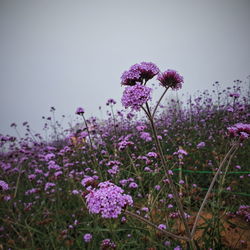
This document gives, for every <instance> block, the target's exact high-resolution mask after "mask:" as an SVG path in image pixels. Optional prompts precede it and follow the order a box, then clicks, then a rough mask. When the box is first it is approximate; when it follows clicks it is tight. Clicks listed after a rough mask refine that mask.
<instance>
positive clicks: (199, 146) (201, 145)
mask: <svg viewBox="0 0 250 250" xmlns="http://www.w3.org/2000/svg"><path fill="white" fill-rule="evenodd" d="M205 146H206V143H205V142H203V141H202V142H200V143H198V144H197V145H196V147H197V148H198V149H199V148H204V147H205Z"/></svg>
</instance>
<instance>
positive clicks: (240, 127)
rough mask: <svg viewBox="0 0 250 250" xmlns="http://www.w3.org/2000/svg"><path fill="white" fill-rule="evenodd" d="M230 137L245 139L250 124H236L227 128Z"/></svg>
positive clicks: (248, 132) (249, 132)
mask: <svg viewBox="0 0 250 250" xmlns="http://www.w3.org/2000/svg"><path fill="white" fill-rule="evenodd" d="M227 130H228V133H229V135H230V136H231V137H239V138H240V139H241V140H244V139H247V138H248V137H249V135H250V124H244V123H237V124H235V125H233V126H232V127H229V128H227Z"/></svg>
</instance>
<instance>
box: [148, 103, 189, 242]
mask: <svg viewBox="0 0 250 250" xmlns="http://www.w3.org/2000/svg"><path fill="white" fill-rule="evenodd" d="M146 110H147V113H148V118H149V121H150V124H151V128H152V131H153V135H154V138H155V142H156V147H157V150H158V152H159V154H160V158H161V162H162V164H163V167H164V170H165V173H166V176H167V178H168V179H169V184H170V187H171V190H172V192H173V195H174V198H175V201H176V204H177V207H178V209H179V212H180V216H181V219H182V221H183V224H184V227H185V231H186V235H187V237H188V238H189V239H190V240H191V233H190V229H189V227H188V223H187V219H186V217H185V212H184V209H183V205H182V203H181V200H180V197H179V195H178V192H177V190H176V188H175V185H174V182H173V180H172V177H171V175H170V174H169V173H168V168H167V163H166V160H165V157H164V154H163V151H162V147H161V144H160V141H159V139H158V136H157V131H156V128H155V125H154V120H153V117H152V115H151V112H150V109H149V106H148V103H146ZM192 245H193V243H192Z"/></svg>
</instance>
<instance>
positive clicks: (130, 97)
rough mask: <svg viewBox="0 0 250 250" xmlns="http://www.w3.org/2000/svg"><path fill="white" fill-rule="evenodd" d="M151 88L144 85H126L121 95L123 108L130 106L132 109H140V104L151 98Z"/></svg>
mask: <svg viewBox="0 0 250 250" xmlns="http://www.w3.org/2000/svg"><path fill="white" fill-rule="evenodd" d="M151 92H152V89H151V88H148V87H146V86H144V85H140V84H136V85H135V86H131V87H127V88H126V89H125V90H124V92H123V96H122V105H123V106H124V107H125V108H128V107H131V109H132V110H136V111H138V110H140V109H141V106H142V105H143V104H144V103H146V102H147V101H149V100H150V99H151Z"/></svg>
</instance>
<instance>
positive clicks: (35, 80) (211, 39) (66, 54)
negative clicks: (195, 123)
mask: <svg viewBox="0 0 250 250" xmlns="http://www.w3.org/2000/svg"><path fill="white" fill-rule="evenodd" d="M249 27H250V1H249V0H237V1H236V0H209V1H208V0H182V1H181V0H172V1H170V0H162V1H161V0H151V1H147V0H141V1H138V0H123V1H121V0H99V1H95V0H89V1H87V0H82V1H80V0H79V1H78V0H72V1H70V0H68V1H65V0H58V1H57V0H43V1H42V0H41V1H39V0H0V117H1V118H0V119H1V120H0V133H3V134H6V133H10V134H14V131H13V130H12V129H11V128H9V126H10V124H11V123H12V122H16V123H17V124H18V125H19V126H21V123H22V122H23V121H29V122H30V124H31V127H32V128H33V129H35V130H36V131H38V132H41V127H42V119H41V117H42V116H43V115H45V116H48V115H49V109H50V107H51V106H54V107H55V108H56V109H57V111H56V113H57V116H58V117H59V118H60V116H61V115H62V114H65V115H66V116H69V115H71V116H72V117H74V112H75V109H76V108H77V107H78V106H82V107H83V108H85V110H86V114H87V116H90V115H97V116H98V115H99V111H98V107H99V106H104V105H105V103H106V100H107V99H108V98H114V99H115V100H117V102H118V103H119V107H121V106H120V98H121V95H122V92H123V88H122V87H121V86H120V76H121V74H122V73H123V71H124V70H127V69H128V68H129V67H130V66H131V65H132V64H135V63H139V62H142V61H151V62H154V63H156V64H157V65H158V67H159V68H160V69H161V70H162V71H164V70H166V69H168V68H170V69H176V70H177V71H178V72H179V73H180V74H181V75H183V76H184V80H185V84H184V86H183V90H182V92H189V93H193V92H195V91H197V90H199V89H200V90H204V89H211V86H212V84H213V83H214V82H215V81H217V80H218V81H220V82H221V84H222V85H227V86H228V85H231V84H232V82H233V80H235V79H241V80H243V81H244V80H246V77H247V76H248V75H249V74H250V28H249Z"/></svg>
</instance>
